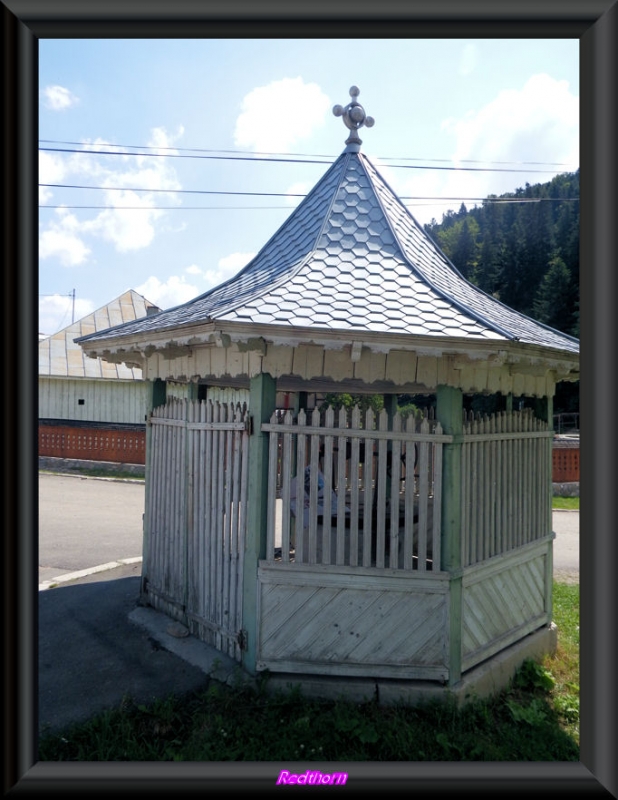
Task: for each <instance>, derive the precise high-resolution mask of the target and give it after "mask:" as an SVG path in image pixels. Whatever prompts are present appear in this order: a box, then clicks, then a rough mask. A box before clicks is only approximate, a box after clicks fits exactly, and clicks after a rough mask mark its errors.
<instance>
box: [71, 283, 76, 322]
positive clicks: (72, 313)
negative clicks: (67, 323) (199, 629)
mask: <svg viewBox="0 0 618 800" xmlns="http://www.w3.org/2000/svg"><path fill="white" fill-rule="evenodd" d="M74 322H75V289H73V307H72V310H71V325H72V324H73V323H74Z"/></svg>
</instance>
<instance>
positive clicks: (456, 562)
mask: <svg viewBox="0 0 618 800" xmlns="http://www.w3.org/2000/svg"><path fill="white" fill-rule="evenodd" d="M436 400H437V403H436V417H437V419H438V421H439V422H440V424H441V425H442V428H443V430H444V433H448V434H450V435H452V436H454V437H455V441H454V442H453V443H452V444H445V445H444V449H443V456H442V531H441V558H442V569H443V570H446V571H448V572H450V573H451V576H450V582H449V623H450V624H449V632H448V635H449V648H448V652H449V655H448V658H449V681H448V682H449V686H453V685H454V684H456V683H458V682H459V681H460V680H461V657H462V585H461V477H462V476H461V436H462V433H463V395H462V392H461V390H460V389H455V388H453V387H452V386H438V389H437V392H436Z"/></svg>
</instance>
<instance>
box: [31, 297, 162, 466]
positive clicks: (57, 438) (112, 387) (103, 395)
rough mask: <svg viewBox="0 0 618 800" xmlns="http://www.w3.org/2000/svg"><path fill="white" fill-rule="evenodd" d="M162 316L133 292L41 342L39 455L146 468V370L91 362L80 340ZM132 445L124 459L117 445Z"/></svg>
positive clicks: (100, 360)
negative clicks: (133, 462) (133, 463)
mask: <svg viewBox="0 0 618 800" xmlns="http://www.w3.org/2000/svg"><path fill="white" fill-rule="evenodd" d="M160 310H161V309H160V308H159V307H158V306H155V305H154V303H151V302H150V301H149V300H147V299H146V298H145V297H142V295H140V294H138V293H137V292H135V291H134V290H132V289H129V290H127V291H126V292H124V293H123V294H121V295H120V296H119V297H117V298H116V299H115V300H112V301H111V302H110V303H107V305H105V306H103V307H102V308H99V309H97V310H96V311H93V312H92V313H91V314H87V315H86V316H85V317H83V318H82V319H79V320H77V321H76V322H74V323H72V324H71V325H68V326H67V327H66V328H63V329H62V330H60V331H58V332H57V333H55V334H53V335H52V336H48V337H46V338H44V339H43V340H41V341H40V342H39V379H38V395H39V454H40V455H42V456H49V457H67V458H80V459H84V458H87V459H88V460H95V461H96V460H112V461H115V460H117V459H118V458H119V457H120V460H132V459H133V460H134V459H137V462H136V463H139V462H140V461H141V462H142V463H143V459H144V432H145V421H146V415H147V412H148V409H149V402H150V397H149V383H148V382H147V381H146V380H144V379H143V377H142V370H141V369H140V368H139V367H137V366H127V365H126V364H110V363H109V362H107V361H104V360H103V359H101V358H89V357H88V356H87V355H86V353H85V352H84V351H83V350H82V348H81V347H80V346H79V345H78V344H76V343H75V339H76V338H77V337H80V336H84V335H88V334H91V333H95V332H96V331H99V330H103V329H108V328H110V327H111V326H114V325H122V324H123V323H126V322H131V321H134V320H136V319H139V318H140V317H146V316H147V315H148V313H151V312H152V311H160ZM127 441H130V442H131V447H130V448H129V451H127V452H126V453H124V456H126V458H124V457H123V453H122V452H121V450H122V449H123V448H122V447H121V446H118V445H119V443H122V442H124V443H125V444H126V442H127ZM138 441H139V447H138V448H137V450H139V452H137V450H136V447H135V445H136V443H137V442H138ZM106 442H107V445H108V446H105V443H106ZM125 449H126V448H125Z"/></svg>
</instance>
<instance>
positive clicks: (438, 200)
mask: <svg viewBox="0 0 618 800" xmlns="http://www.w3.org/2000/svg"><path fill="white" fill-rule="evenodd" d="M144 191H146V190H144ZM288 196H290V197H291V196H292V195H288ZM400 200H408V201H413V202H406V203H405V205H406V206H413V205H441V204H442V203H444V202H449V201H456V202H462V203H465V202H470V203H473V202H479V203H480V202H483V203H493V204H506V203H544V202H552V203H566V202H577V201H579V197H403V198H400ZM39 208H66V209H67V210H73V209H81V210H90V211H104V210H111V211H284V210H289V211H293V210H294V209H295V208H298V206H86V205H80V206H76V205H48V204H45V205H39Z"/></svg>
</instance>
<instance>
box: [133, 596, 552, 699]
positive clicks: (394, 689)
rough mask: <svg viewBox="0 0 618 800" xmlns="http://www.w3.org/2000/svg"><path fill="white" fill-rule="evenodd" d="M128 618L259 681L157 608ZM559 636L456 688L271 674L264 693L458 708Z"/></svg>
mask: <svg viewBox="0 0 618 800" xmlns="http://www.w3.org/2000/svg"><path fill="white" fill-rule="evenodd" d="M129 619H130V620H131V621H132V622H133V623H135V624H136V625H139V626H140V627H142V628H145V629H146V630H147V631H148V632H149V634H150V635H151V636H152V637H153V638H154V639H156V640H157V641H158V642H159V644H160V645H161V646H162V647H164V648H165V649H167V650H169V651H170V652H172V653H174V654H175V655H177V656H179V657H180V658H183V659H185V660H187V661H188V662H189V663H191V664H193V665H194V666H197V667H199V668H200V669H202V670H203V671H204V672H205V673H206V674H207V675H210V676H211V677H212V678H214V679H216V680H218V681H220V682H222V683H226V684H228V685H239V684H245V685H246V684H248V685H256V683H257V682H258V681H259V678H253V677H250V676H248V675H247V674H246V673H245V672H244V671H243V670H242V669H241V667H240V666H239V665H238V664H237V663H236V662H235V661H234V660H233V659H231V658H230V657H229V656H226V655H224V654H223V653H220V652H219V651H218V650H216V649H215V648H214V647H211V646H210V645H207V644H205V643H204V642H201V641H199V640H198V639H196V638H195V637H193V636H190V635H188V636H187V635H183V636H178V633H177V632H176V631H172V627H173V626H174V625H175V624H176V625H177V623H173V622H172V621H171V620H170V618H169V617H168V616H166V615H165V614H163V613H162V612H160V611H155V610H154V609H153V608H149V607H142V608H137V609H135V610H134V611H133V612H131V614H130V616H129ZM557 639H558V631H557V628H556V626H555V625H554V624H553V623H552V624H550V625H548V626H544V627H543V628H540V629H539V630H537V631H535V632H534V633H531V634H529V635H528V636H526V637H525V638H524V639H522V640H521V641H519V642H516V643H515V644H513V645H511V646H510V647H508V648H506V649H505V650H503V651H502V652H501V653H498V654H497V655H495V656H493V657H492V658H490V659H488V660H487V661H484V662H483V663H482V664H479V665H477V666H476V667H474V668H473V669H471V670H469V671H468V672H466V673H465V674H464V675H463V676H462V679H461V681H460V682H459V683H458V684H456V685H455V686H451V687H449V686H444V685H442V684H440V683H437V682H434V681H397V680H386V679H382V678H379V679H378V678H375V679H372V678H348V677H332V676H329V677H326V676H319V675H298V674H286V673H270V675H269V676H268V680H267V682H266V687H265V688H266V690H267V691H268V692H271V693H274V692H277V691H282V692H286V691H289V690H290V689H293V688H296V687H298V688H299V689H300V691H301V693H302V694H303V695H304V696H305V697H313V698H320V699H324V700H340V699H346V700H351V701H352V702H355V703H363V702H367V701H371V700H376V701H377V702H378V703H380V704H381V705H397V704H403V705H408V706H415V705H420V704H422V703H426V702H428V701H430V700H447V699H451V698H452V699H454V700H455V702H456V703H457V704H458V705H463V704H464V703H466V702H469V701H471V700H474V699H476V698H483V697H489V696H491V695H493V694H496V693H497V692H499V691H501V690H502V689H505V688H506V687H507V686H508V685H509V683H510V681H511V680H512V678H513V676H514V675H515V673H516V672H517V670H518V669H519V667H520V666H521V665H522V664H523V662H524V661H525V660H526V659H528V658H531V659H533V660H537V661H538V660H540V659H542V658H543V657H544V656H545V655H548V654H551V653H554V652H555V650H556V646H557Z"/></svg>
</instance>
